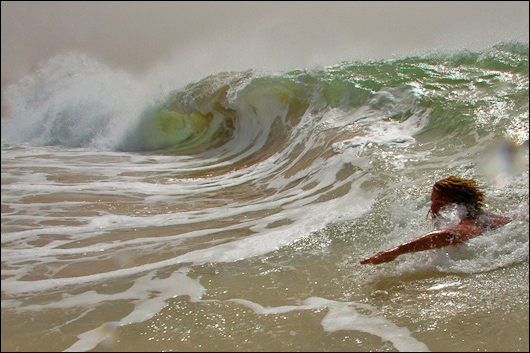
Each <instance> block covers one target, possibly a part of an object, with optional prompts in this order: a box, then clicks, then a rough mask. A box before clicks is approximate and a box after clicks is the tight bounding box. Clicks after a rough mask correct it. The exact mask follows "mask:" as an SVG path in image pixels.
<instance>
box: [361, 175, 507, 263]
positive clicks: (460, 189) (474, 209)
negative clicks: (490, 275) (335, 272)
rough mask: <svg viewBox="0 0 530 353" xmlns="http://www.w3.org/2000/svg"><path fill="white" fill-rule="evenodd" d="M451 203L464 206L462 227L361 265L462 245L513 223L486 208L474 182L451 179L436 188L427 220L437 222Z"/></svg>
mask: <svg viewBox="0 0 530 353" xmlns="http://www.w3.org/2000/svg"><path fill="white" fill-rule="evenodd" d="M450 204H457V205H462V206H464V207H463V209H464V211H465V214H464V216H463V217H462V220H461V222H460V223H459V224H458V225H456V226H454V227H450V228H445V229H440V230H435V231H433V232H430V233H427V234H425V235H423V236H421V237H419V238H417V239H415V240H412V241H410V242H408V243H405V244H401V245H399V246H397V247H395V248H392V249H389V250H385V251H381V252H379V253H377V254H375V255H374V256H372V257H370V258H368V259H364V260H362V261H361V264H362V265H365V264H373V265H377V264H380V263H384V262H389V261H392V260H394V259H395V258H396V257H398V256H399V255H402V254H406V253H410V252H417V251H424V250H430V249H437V248H442V247H445V246H448V245H455V244H459V243H462V242H464V241H466V240H468V239H471V238H474V237H476V236H479V235H481V234H482V233H483V232H484V231H486V230H489V229H495V228H498V227H501V226H503V225H505V224H507V223H509V222H510V221H511V219H510V218H508V217H503V216H499V215H495V214H493V213H490V212H486V211H485V210H484V209H483V206H484V194H483V193H482V192H481V191H480V190H479V188H478V187H477V184H476V183H475V181H473V180H464V179H460V178H457V177H454V176H450V177H448V178H445V179H442V180H440V181H438V182H436V183H435V184H434V186H433V188H432V192H431V208H430V209H429V212H428V214H427V217H429V215H431V217H432V218H433V219H436V218H437V217H438V216H439V214H440V210H442V208H444V207H445V206H448V205H450Z"/></svg>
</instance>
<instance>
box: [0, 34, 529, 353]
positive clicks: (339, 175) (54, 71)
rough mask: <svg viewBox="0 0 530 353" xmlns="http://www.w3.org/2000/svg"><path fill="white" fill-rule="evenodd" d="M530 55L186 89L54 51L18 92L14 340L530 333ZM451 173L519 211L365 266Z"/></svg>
mask: <svg viewBox="0 0 530 353" xmlns="http://www.w3.org/2000/svg"><path fill="white" fill-rule="evenodd" d="M528 73H529V65H528V44H523V43H500V44H498V45H496V46H494V47H492V48H489V49H486V50H483V51H480V52H472V51H467V50H461V51H459V52H452V53H440V52H438V53H432V54H430V55H422V56H410V57H404V58H399V59H392V60H383V61H367V62H342V63H338V64H337V65H335V66H330V67H323V68H312V69H300V70H296V71H292V72H287V73H272V72H261V71H255V70H249V71H245V72H223V73H218V74H214V75H211V76H208V77H206V78H204V79H202V80H200V81H198V82H192V83H190V84H189V85H187V86H186V87H173V86H172V85H171V82H172V78H173V77H175V75H177V74H178V73H164V74H161V73H160V72H158V73H157V74H156V75H153V77H142V78H139V77H135V76H132V75H130V74H128V73H126V72H124V71H120V70H116V69H111V68H108V67H106V66H104V65H103V64H102V63H100V62H98V61H97V60H96V59H94V58H91V57H89V56H86V55H83V54H77V53H71V54H64V55H60V56H57V57H55V58H53V59H52V60H50V61H49V62H48V63H46V64H45V65H43V66H42V67H41V68H40V69H39V70H38V71H36V72H35V73H33V74H32V75H30V76H27V77H25V78H24V79H23V80H21V81H20V82H18V83H17V84H14V85H12V86H10V87H8V88H7V89H6V90H5V92H3V97H4V99H3V102H2V104H3V109H2V237H1V239H2V260H1V261H2V350H17V349H18V350H37V349H38V350H73V351H78V350H91V349H94V350H119V351H123V350H146V351H160V350H205V351H214V350H227V351H228V350H230V351H235V350H271V351H293V350H341V351H344V350H350V351H351V350H354V351H373V350H375V351H384V350H400V351H428V350H432V351H436V350H444V351H447V350H450V351H457V350H499V349H500V350H512V351H527V350H528V302H529V300H528V135H529V119H528V115H529V113H528V111H529V110H528V101H529V99H528V94H529V92H528ZM161 77H164V79H161ZM449 175H457V176H460V177H464V178H473V179H475V180H477V182H478V183H479V185H481V186H482V188H483V190H484V191H485V193H486V198H487V207H488V209H489V210H491V211H492V212H496V213H499V214H503V215H507V216H510V217H512V218H513V219H514V221H513V222H511V223H510V224H508V225H507V226H505V227H503V228H500V229H498V230H495V231H490V232H487V233H486V234H485V235H484V236H482V237H478V238H475V239H472V240H471V241H469V242H467V243H465V244H461V245H458V246H454V247H450V248H445V249H438V250H433V251H427V252H423V253H416V254H408V255H405V256H403V257H400V258H399V259H398V260H396V261H394V262H392V263H389V264H385V265H380V266H361V265H359V261H360V260H361V259H362V258H364V257H367V256H370V255H372V254H374V253H375V252H377V251H380V250H382V249H386V248H389V247H392V246H395V245H397V244H399V243H402V242H404V241H407V240H411V239H412V238H414V237H417V236H419V235H421V234H423V233H426V232H428V231H430V230H432V229H433V225H432V224H431V223H430V222H429V221H425V215H426V214H427V210H428V208H429V192H430V188H431V187H432V184H433V183H434V182H435V181H436V180H438V179H441V178H444V177H447V176H449ZM445 216H446V220H445V221H446V222H447V223H450V222H454V221H455V217H456V216H455V214H453V213H452V211H451V210H448V211H447V212H446V215H445ZM29 331H31V332H32V334H31V335H30V337H28V334H27V333H28V332H29Z"/></svg>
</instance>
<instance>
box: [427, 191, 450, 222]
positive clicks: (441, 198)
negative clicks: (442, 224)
mask: <svg viewBox="0 0 530 353" xmlns="http://www.w3.org/2000/svg"><path fill="white" fill-rule="evenodd" d="M451 203H453V200H451V199H450V198H448V197H447V196H445V195H444V194H442V193H441V192H440V191H438V190H433V191H432V193H431V209H430V210H429V214H432V217H433V218H434V217H436V216H438V214H439V213H440V210H441V209H442V208H444V207H445V206H447V205H449V204H451ZM427 216H428V215H427Z"/></svg>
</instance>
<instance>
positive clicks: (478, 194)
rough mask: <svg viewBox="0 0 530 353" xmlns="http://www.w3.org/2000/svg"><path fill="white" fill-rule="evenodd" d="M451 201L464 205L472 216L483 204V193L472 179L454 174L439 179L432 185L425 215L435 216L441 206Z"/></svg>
mask: <svg viewBox="0 0 530 353" xmlns="http://www.w3.org/2000/svg"><path fill="white" fill-rule="evenodd" d="M452 203H456V204H461V205H464V206H465V207H466V209H467V211H468V215H469V216H470V217H473V216H475V215H476V213H477V212H478V211H480V210H481V208H482V207H483V206H484V193H483V192H482V191H480V189H479V188H478V186H477V183H475V181H474V180H465V179H460V178H457V177H454V176H450V177H448V178H445V179H442V180H439V181H437V182H436V183H435V184H434V186H433V187H432V193H431V208H430V209H429V213H428V214H427V217H428V216H429V214H430V215H431V216H432V218H435V217H436V216H438V214H439V212H440V210H441V209H442V208H443V207H445V206H447V205H449V204H452Z"/></svg>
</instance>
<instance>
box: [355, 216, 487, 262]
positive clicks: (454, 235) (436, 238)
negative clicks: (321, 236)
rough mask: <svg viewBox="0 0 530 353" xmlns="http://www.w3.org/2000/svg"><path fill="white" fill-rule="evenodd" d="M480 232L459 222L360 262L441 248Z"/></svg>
mask: <svg viewBox="0 0 530 353" xmlns="http://www.w3.org/2000/svg"><path fill="white" fill-rule="evenodd" d="M481 233H482V231H481V230H480V228H478V227H476V226H474V225H469V224H459V225H458V226H455V227H452V228H446V229H440V230H436V231H434V232H430V233H427V234H425V235H423V236H421V237H419V238H417V239H415V240H412V241H410V242H408V243H405V244H401V245H399V246H397V247H395V248H392V249H389V250H385V251H381V252H380V253H377V254H375V255H374V256H372V257H370V258H368V259H364V260H362V261H361V264H362V265H365V264H374V265H377V264H380V263H384V262H390V261H392V260H394V259H395V258H396V257H398V256H399V255H402V254H407V253H411V252H417V251H425V250H431V249H438V248H443V247H445V246H449V245H454V244H458V243H461V242H463V241H466V240H468V239H471V238H474V237H476V236H478V235H480V234H481Z"/></svg>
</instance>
